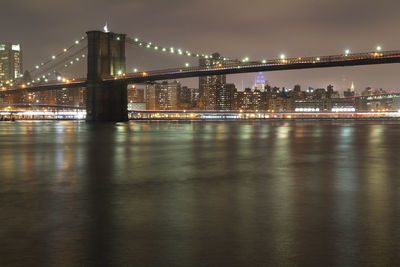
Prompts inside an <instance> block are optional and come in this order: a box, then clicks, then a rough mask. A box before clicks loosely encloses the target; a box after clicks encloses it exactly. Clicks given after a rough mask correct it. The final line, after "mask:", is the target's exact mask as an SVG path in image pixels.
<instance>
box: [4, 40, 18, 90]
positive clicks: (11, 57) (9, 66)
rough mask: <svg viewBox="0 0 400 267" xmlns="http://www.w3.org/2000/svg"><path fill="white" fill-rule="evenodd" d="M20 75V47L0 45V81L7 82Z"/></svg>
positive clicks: (9, 44)
mask: <svg viewBox="0 0 400 267" xmlns="http://www.w3.org/2000/svg"><path fill="white" fill-rule="evenodd" d="M21 75H22V52H21V45H19V44H11V43H5V44H0V81H4V82H5V81H9V80H14V79H16V78H19V77H21Z"/></svg>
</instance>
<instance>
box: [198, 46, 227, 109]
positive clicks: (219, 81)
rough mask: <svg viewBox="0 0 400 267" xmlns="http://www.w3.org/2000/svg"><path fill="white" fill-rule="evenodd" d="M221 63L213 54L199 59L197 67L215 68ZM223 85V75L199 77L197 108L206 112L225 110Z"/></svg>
mask: <svg viewBox="0 0 400 267" xmlns="http://www.w3.org/2000/svg"><path fill="white" fill-rule="evenodd" d="M222 63H223V62H222V58H221V56H220V55H219V54H218V53H214V54H213V55H212V57H209V58H200V59H199V66H200V67H203V68H211V67H215V66H218V65H219V64H222ZM225 85H226V76H225V75H213V76H203V77H199V98H200V106H199V107H200V108H203V109H206V110H216V109H225V108H224V106H225V103H227V101H228V99H227V95H228V93H227V92H226V88H225Z"/></svg>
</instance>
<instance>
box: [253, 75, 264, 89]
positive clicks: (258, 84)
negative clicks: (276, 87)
mask: <svg viewBox="0 0 400 267" xmlns="http://www.w3.org/2000/svg"><path fill="white" fill-rule="evenodd" d="M265 85H266V82H265V77H264V74H263V73H262V72H259V73H258V74H257V76H256V80H255V82H254V86H253V90H252V91H255V90H258V91H260V92H264V91H265Z"/></svg>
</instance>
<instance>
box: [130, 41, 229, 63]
mask: <svg viewBox="0 0 400 267" xmlns="http://www.w3.org/2000/svg"><path fill="white" fill-rule="evenodd" d="M125 42H126V43H127V44H130V45H134V46H137V47H141V48H146V49H153V50H154V51H158V52H161V53H165V54H170V55H179V56H182V55H183V56H187V57H191V58H205V59H209V58H210V59H211V58H212V55H210V54H202V53H191V52H189V51H188V50H185V51H183V50H182V49H180V48H174V47H169V48H168V47H164V46H160V45H155V44H153V43H152V42H144V41H141V40H139V39H138V38H131V37H126V39H125ZM221 60H222V61H227V60H230V59H229V58H226V57H222V58H221Z"/></svg>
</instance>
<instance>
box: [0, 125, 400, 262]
mask: <svg viewBox="0 0 400 267" xmlns="http://www.w3.org/2000/svg"><path fill="white" fill-rule="evenodd" d="M399 136H400V124H398V123H394V122H393V123H390V122H292V123H286V122H273V123H271V122H258V121H255V122H207V123H202V122H193V123H190V122H187V123H184V122H179V123H178V122H151V123H150V122H130V123H118V124H86V123H79V122H14V123H11V122H2V123H0V171H1V173H0V177H1V179H0V211H1V212H0V226H1V227H0V248H1V249H0V265H1V266H3V265H8V266H33V265H50V266H51V265H54V266H77V265H83V266H92V265H95V264H104V266H108V265H117V266H119V265H126V266H132V265H138V266H195V265H199V266H260V265H271V266H278V265H279V266H280V265H283V266H286V265H295V264H298V265H304V266H314V265H318V266H326V265H337V266H343V265H386V266H390V265H399V264H400V259H399V255H398V251H399V249H400V244H399V240H400V230H399V227H398V225H400V222H399V221H400V215H399V214H400V213H399V211H400V209H399V205H400V196H399V186H400V183H399V178H400V167H399V166H398V162H399V159H400V156H399V149H400V141H398V140H399Z"/></svg>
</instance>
